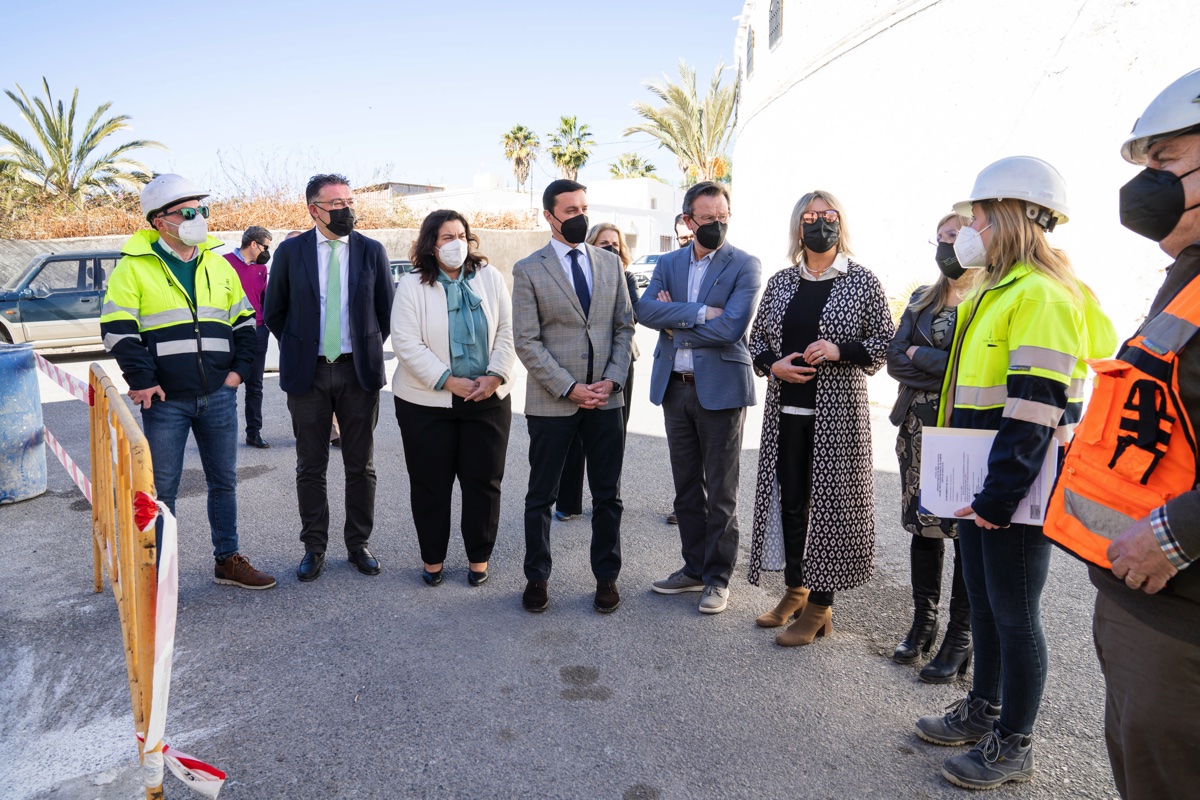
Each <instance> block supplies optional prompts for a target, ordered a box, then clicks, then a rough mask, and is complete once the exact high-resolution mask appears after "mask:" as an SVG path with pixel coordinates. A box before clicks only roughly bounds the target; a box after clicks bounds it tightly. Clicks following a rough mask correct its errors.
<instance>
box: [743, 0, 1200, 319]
mask: <svg viewBox="0 0 1200 800" xmlns="http://www.w3.org/2000/svg"><path fill="white" fill-rule="evenodd" d="M769 5H770V3H769V2H768V1H767V0H749V2H747V3H746V4H745V6H744V9H743V18H742V23H741V26H740V31H739V34H738V38H737V40H736V41H735V43H734V57H735V60H736V62H737V63H738V64H739V65H740V64H742V62H743V59H744V57H745V52H746V49H745V37H746V31H747V29H748V26H753V28H754V30H755V42H756V47H755V51H756V52H755V56H754V73H753V75H752V76H750V77H749V78H748V79H743V81H742V94H741V105H740V108H739V112H738V121H737V138H736V143H735V149H734V151H733V164H734V176H735V181H734V202H733V208H734V211H735V214H734V218H733V221H732V223H731V229H730V240H731V241H732V242H734V243H735V244H737V245H738V246H740V247H743V248H745V249H747V250H749V251H750V252H752V253H754V254H756V255H758V256H760V257H761V258H762V259H763V263H764V265H765V266H766V267H767V268H768V270H771V269H777V268H779V267H782V266H786V260H785V253H786V247H787V224H788V218H789V216H790V214H791V210H792V207H793V205H794V204H795V202H796V200H797V199H798V198H799V197H800V195H802V194H804V193H805V192H807V191H809V190H811V189H813V188H821V189H826V190H828V191H831V192H833V193H834V194H835V195H837V196H838V197H839V198H840V199H841V200H842V202H843V203H844V204H845V205H846V207H847V222H848V227H849V229H850V232H851V234H852V241H853V245H854V250H855V252H856V254H857V256H858V259H859V260H860V261H861V262H862V263H863V264H865V265H866V266H868V267H870V268H871V269H872V270H874V271H875V272H876V273H877V274H878V275H879V276H880V278H881V279H882V280H883V282H884V285H885V287H886V288H887V289H888V290H889V291H890V292H898V291H900V290H901V289H902V288H903V287H904V286H905V285H906V284H908V283H909V282H910V281H912V280H923V281H928V280H931V279H932V278H934V277H935V276H936V274H937V273H936V271H935V270H936V268H935V267H934V264H933V248H932V247H931V246H930V245H928V244H927V241H928V240H929V239H930V238H931V237H932V234H933V226H934V225H935V224H936V222H937V220H938V219H939V218H940V217H941V215H942V214H943V213H947V212H948V211H949V210H950V205H951V204H952V203H953V202H955V201H958V200H963V199H965V198H966V197H967V196H968V194H969V192H970V190H971V186H972V184H973V182H974V178H975V175H976V174H977V173H978V172H979V170H980V169H982V168H983V167H984V166H986V165H987V164H989V163H991V162H992V161H994V160H996V159H998V158H1001V157H1004V156H1008V155H1020V154H1024V155H1034V156H1039V157H1041V158H1044V159H1046V160H1047V161H1049V162H1050V163H1051V164H1053V165H1054V166H1055V167H1057V168H1058V169H1059V171H1061V172H1062V173H1063V176H1064V177H1065V179H1066V182H1067V190H1068V202H1069V204H1070V207H1071V212H1072V213H1071V221H1070V222H1069V223H1068V224H1066V225H1063V226H1061V227H1060V228H1058V229H1057V230H1056V231H1055V232H1054V233H1052V234H1051V235H1050V236H1051V241H1052V243H1054V244H1055V245H1056V246H1058V247H1062V248H1064V249H1065V250H1066V251H1067V252H1068V254H1069V255H1070V256H1071V258H1072V260H1073V262H1074V264H1075V266H1076V269H1077V271H1078V272H1079V274H1080V276H1081V277H1082V278H1083V279H1084V280H1085V281H1086V282H1088V283H1089V284H1090V285H1092V286H1093V288H1094V289H1095V290H1096V291H1097V293H1098V294H1099V295H1100V298H1101V302H1102V303H1103V305H1104V307H1105V309H1106V310H1107V311H1108V312H1109V314H1110V316H1112V317H1113V319H1114V321H1115V322H1116V324H1117V327H1118V331H1119V332H1120V333H1121V335H1128V334H1129V333H1131V332H1132V327H1133V325H1134V323H1135V321H1136V320H1137V319H1138V318H1140V316H1141V315H1142V314H1143V313H1144V311H1145V309H1146V308H1147V307H1148V305H1149V300H1150V298H1151V297H1152V295H1153V293H1154V291H1155V289H1156V288H1157V286H1158V284H1159V283H1160V282H1161V279H1162V273H1161V270H1162V268H1163V267H1164V266H1166V265H1167V264H1168V263H1169V262H1170V259H1169V258H1167V257H1166V255H1165V254H1163V253H1162V252H1161V251H1160V250H1158V248H1157V246H1156V245H1155V244H1154V243H1152V242H1149V241H1147V240H1145V239H1143V238H1141V237H1139V236H1136V235H1134V234H1132V233H1130V232H1129V231H1126V230H1125V229H1124V228H1122V227H1121V226H1120V223H1119V221H1118V218H1117V190H1118V189H1119V188H1120V186H1121V185H1122V184H1123V183H1125V182H1126V181H1127V180H1129V179H1130V178H1131V177H1133V175H1134V174H1135V173H1136V172H1137V170H1138V168H1136V167H1133V166H1131V165H1129V164H1127V163H1125V161H1124V160H1123V159H1122V158H1121V156H1120V153H1119V148H1120V146H1121V143H1122V142H1123V141H1124V140H1125V138H1126V136H1127V134H1128V132H1129V130H1130V129H1131V128H1132V126H1133V123H1134V121H1135V119H1136V118H1137V117H1138V115H1139V114H1140V113H1141V112H1142V110H1143V109H1144V108H1145V106H1146V105H1147V104H1148V103H1149V102H1150V100H1151V99H1153V97H1154V96H1155V95H1156V94H1157V93H1158V92H1159V91H1160V90H1161V89H1163V88H1165V87H1166V86H1167V84H1169V83H1170V82H1171V81H1173V80H1175V79H1176V78H1178V77H1179V76H1181V75H1183V74H1184V73H1186V72H1188V71H1189V70H1191V69H1194V68H1195V67H1196V66H1198V64H1197V60H1198V59H1197V55H1196V52H1197V51H1196V48H1195V43H1196V42H1197V41H1200V36H1198V34H1200V4H1197V3H1195V2H1194V1H1192V2H1187V1H1185V0H1140V1H1139V0H1091V1H1090V2H1084V0H1054V2H1046V0H1004V1H1003V2H992V3H984V2H979V1H978V0H840V2H839V3H837V4H836V5H834V6H831V5H829V4H828V3H823V2H814V0H784V3H783V6H784V21H783V26H784V27H783V31H784V32H783V37H782V39H781V40H780V42H779V43H778V44H777V46H776V48H775V49H774V50H771V49H770V48H769V47H768V44H767V42H768V35H767V33H768V32H767V14H768V8H769Z"/></svg>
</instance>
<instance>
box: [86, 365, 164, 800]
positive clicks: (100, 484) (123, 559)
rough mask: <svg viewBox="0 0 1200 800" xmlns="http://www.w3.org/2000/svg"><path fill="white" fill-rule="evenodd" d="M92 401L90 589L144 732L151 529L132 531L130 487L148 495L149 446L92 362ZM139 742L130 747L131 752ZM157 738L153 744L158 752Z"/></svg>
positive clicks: (152, 593) (154, 590)
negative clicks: (107, 611) (105, 611)
mask: <svg viewBox="0 0 1200 800" xmlns="http://www.w3.org/2000/svg"><path fill="white" fill-rule="evenodd" d="M88 380H89V383H90V384H91V387H92V395H93V397H94V398H95V400H94V403H93V405H92V409H91V434H92V435H91V440H92V442H91V453H92V555H93V560H94V564H93V579H94V584H95V585H94V588H95V591H97V592H99V591H101V590H102V589H103V578H102V575H101V573H102V572H107V573H108V583H109V586H111V587H112V593H113V597H114V598H116V601H117V611H118V613H119V614H120V617H121V634H122V638H123V639H124V640H125V669H126V673H127V675H128V678H129V697H130V700H131V702H132V704H133V722H134V726H135V730H137V731H138V732H143V731H145V730H146V724H147V720H149V718H150V701H151V693H152V691H153V686H154V620H155V602H156V598H157V596H158V571H157V567H156V546H155V541H154V528H153V527H151V528H150V530H149V531H141V530H138V527H137V525H136V523H135V522H134V511H133V500H134V497H135V496H136V494H137V493H138V492H145V493H146V494H147V495H149V496H150V497H154V496H155V494H154V470H153V468H152V466H151V462H150V448H149V445H148V444H147V442H146V437H145V435H144V434H143V433H142V429H141V428H140V427H139V426H138V424H137V421H136V420H134V418H133V414H132V413H131V412H130V411H129V407H128V406H126V405H125V401H124V399H123V398H122V397H121V393H120V392H118V391H117V389H116V387H114V386H113V384H112V381H111V380H110V379H109V377H108V376H107V375H106V374H105V373H104V370H103V369H101V367H100V365H99V364H92V366H91V370H90V373H89V376H88ZM144 747H145V745H144V744H139V745H138V751H139V755H140V756H141V757H142V760H143V762H144V761H145V753H144V752H142V750H143V748H144ZM161 748H162V743H161V742H160V743H158V744H157V745H156V746H155V751H157V750H161ZM162 796H163V792H162V785H161V784H160V785H159V786H157V787H154V788H150V787H147V789H146V797H147V798H155V799H156V800H157V799H159V798H162Z"/></svg>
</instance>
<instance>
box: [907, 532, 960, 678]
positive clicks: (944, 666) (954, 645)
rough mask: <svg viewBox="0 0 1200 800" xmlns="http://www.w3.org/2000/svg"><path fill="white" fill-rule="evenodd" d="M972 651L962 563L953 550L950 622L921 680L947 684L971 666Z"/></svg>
mask: <svg viewBox="0 0 1200 800" xmlns="http://www.w3.org/2000/svg"><path fill="white" fill-rule="evenodd" d="M955 544H956V545H957V544H958V542H955ZM971 650H972V648H971V601H970V600H968V599H967V587H966V585H965V584H964V583H963V577H962V562H961V560H960V559H959V558H958V552H957V549H956V550H955V559H954V585H953V587H952V588H951V590H950V624H949V625H947V626H946V635H945V636H944V637H942V646H941V647H940V648H939V649H938V652H937V655H936V656H934V657H933V660H932V661H930V662H929V663H928V664H926V665H925V666H924V667H923V668H922V669H921V675H920V677H921V680H923V681H925V683H950V682H951V681H953V680H955V679H956V678H961V677H962V676H963V675H966V674H967V670H968V669H969V668H970V666H971Z"/></svg>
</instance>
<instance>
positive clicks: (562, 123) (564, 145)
mask: <svg viewBox="0 0 1200 800" xmlns="http://www.w3.org/2000/svg"><path fill="white" fill-rule="evenodd" d="M549 136H550V144H551V147H550V158H551V159H552V160H553V161H554V163H555V164H556V165H557V166H558V168H559V170H560V171H561V172H562V176H563V177H564V178H566V179H567V180H570V181H573V180H575V176H576V175H578V174H579V168H580V167H582V166H583V165H584V164H586V163H587V160H588V158H589V157H590V156H591V155H592V150H591V148H590V147H589V145H590V144H591V142H592V139H593V137H592V133H591V131H590V130H588V126H587V125H578V124H577V123H576V120H575V117H562V118H561V119H560V120H559V121H558V130H556V131H554V132H552V133H550V134H549Z"/></svg>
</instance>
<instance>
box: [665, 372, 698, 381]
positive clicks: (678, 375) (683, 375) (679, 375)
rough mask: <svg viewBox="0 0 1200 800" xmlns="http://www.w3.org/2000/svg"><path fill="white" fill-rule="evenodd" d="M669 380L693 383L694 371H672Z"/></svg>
mask: <svg viewBox="0 0 1200 800" xmlns="http://www.w3.org/2000/svg"><path fill="white" fill-rule="evenodd" d="M671 380H673V381H679V382H680V383H695V382H696V373H694V372H672V373H671Z"/></svg>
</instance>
